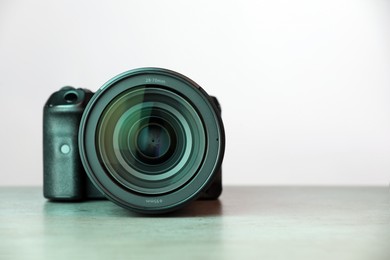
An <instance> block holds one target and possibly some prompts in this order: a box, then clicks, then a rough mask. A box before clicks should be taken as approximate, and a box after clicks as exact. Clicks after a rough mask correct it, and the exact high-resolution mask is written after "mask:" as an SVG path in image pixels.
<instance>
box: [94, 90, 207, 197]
mask: <svg viewBox="0 0 390 260" xmlns="http://www.w3.org/2000/svg"><path fill="white" fill-rule="evenodd" d="M98 129H99V132H98V135H97V144H98V146H97V148H98V154H99V155H100V160H101V162H102V163H103V164H104V165H105V166H106V168H107V169H108V170H109V172H110V174H111V176H112V177H113V178H115V179H116V180H117V181H118V182H119V183H121V184H122V185H123V186H125V187H126V188H128V189H131V190H133V191H135V192H138V193H142V194H162V193H167V192H170V191H172V190H174V189H177V188H179V187H180V186H182V185H183V184H184V183H186V182H187V181H188V180H189V179H191V178H192V176H193V174H195V173H196V172H197V169H198V168H199V166H200V165H201V162H202V160H203V157H204V155H205V144H206V136H205V132H204V127H203V123H202V121H201V119H200V118H199V116H198V114H197V112H196V111H195V110H194V108H193V106H191V105H190V103H189V102H188V101H186V100H185V99H184V98H182V97H180V96H179V95H177V94H175V93H174V92H172V91H169V90H165V89H162V88H156V87H153V86H142V87H138V88H136V89H131V90H128V91H125V92H123V93H121V94H120V95H118V96H117V97H116V98H114V99H113V100H112V102H110V103H109V105H108V106H107V108H106V109H105V110H104V112H103V113H102V116H101V120H100V123H99V125H98ZM194 140H197V141H196V142H194Z"/></svg>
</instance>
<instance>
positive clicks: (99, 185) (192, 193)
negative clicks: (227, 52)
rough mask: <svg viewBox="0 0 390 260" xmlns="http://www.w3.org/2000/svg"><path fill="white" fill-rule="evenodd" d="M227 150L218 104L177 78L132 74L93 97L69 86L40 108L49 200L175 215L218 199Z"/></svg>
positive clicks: (155, 72) (143, 71)
mask: <svg viewBox="0 0 390 260" xmlns="http://www.w3.org/2000/svg"><path fill="white" fill-rule="evenodd" d="M224 150H225V134H224V127H223V122H222V118H221V108H220V105H219V103H218V101H217V99H216V98H215V97H213V96H210V95H208V94H207V93H206V92H205V91H204V90H203V89H202V88H201V87H200V86H199V85H198V84H196V83H195V82H194V81H192V80H191V79H189V78H187V77H185V76H183V75H181V74H179V73H177V72H174V71H171V70H167V69H162V68H140V69H135V70H130V71H127V72H124V73H122V74H120V75H118V76H116V77H114V78H112V79H111V80H109V81H108V82H107V83H105V84H104V85H103V86H102V87H101V88H100V89H99V90H98V91H97V92H96V93H93V92H91V91H89V90H87V89H81V88H78V89H76V88H73V87H64V88H62V89H60V90H59V91H57V92H55V93H53V94H52V95H51V96H50V97H49V99H48V101H47V102H46V104H45V105H44V109H43V164H44V167H43V168H44V173H43V177H44V179H43V181H44V182H43V192H44V197H46V198H48V199H50V200H53V201H80V200H91V199H104V198H107V199H109V200H111V201H113V202H114V203H116V204H118V205H119V206H122V207H124V208H127V209H130V210H133V211H136V212H140V213H165V212H170V211H173V210H177V209H179V208H182V207H184V206H185V205H187V204H189V203H190V202H191V201H193V200H195V199H198V198H200V199H217V198H218V197H219V195H220V194H221V192H222V171H221V165H222V160H223V156H224Z"/></svg>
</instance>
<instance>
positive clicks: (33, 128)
mask: <svg viewBox="0 0 390 260" xmlns="http://www.w3.org/2000/svg"><path fill="white" fill-rule="evenodd" d="M144 66H157V67H165V68H169V69H172V70H176V71H178V72H180V73H183V74H185V75H187V76H188V77H190V78H192V79H193V80H195V81H196V82H198V83H199V84H200V85H201V86H203V88H204V89H206V90H207V91H208V92H209V93H210V94H214V95H216V96H218V98H219V100H220V102H221V103H222V105H223V118H224V122H225V127H226V135H227V148H226V156H225V161H224V183H225V184H283V185H290V184H303V185H310V184H317V185H328V184H335V185H388V183H389V182H390V3H389V2H388V1H385V0H365V1H363V0H360V1H359V0H341V1H340V0H336V1H332V0H331V1H325V0H324V1H312V0H308V1H301V0H296V1H255V0H254V1H249V0H240V1H226V0H225V1H203V0H198V1H180V0H177V1H49V0H48V1H43V0H34V1H15V0H0V88H1V93H0V115H1V121H0V122H1V126H0V162H1V170H0V185H41V184H42V107H43V104H44V102H45V101H46V99H47V98H48V96H49V95H50V94H51V93H52V92H54V91H56V90H58V89H59V88H60V87H61V86H64V85H74V86H76V87H86V88H90V89H92V90H97V89H98V88H99V87H100V86H101V85H102V84H103V83H104V82H106V81H107V80H108V79H110V78H111V77H113V76H115V75H117V74H119V73H121V72H123V71H125V70H129V69H133V68H138V67H144Z"/></svg>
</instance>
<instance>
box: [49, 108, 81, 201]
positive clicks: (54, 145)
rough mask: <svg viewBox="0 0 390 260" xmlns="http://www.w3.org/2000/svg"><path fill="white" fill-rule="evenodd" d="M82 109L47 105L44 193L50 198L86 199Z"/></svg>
mask: <svg viewBox="0 0 390 260" xmlns="http://www.w3.org/2000/svg"><path fill="white" fill-rule="evenodd" d="M81 112H82V111H69V110H66V109H61V108H58V107H45V109H44V122H43V123H44V125H43V165H44V169H43V172H44V178H43V179H44V183H43V187H44V196H45V197H46V198H48V199H51V200H81V199H83V198H84V196H85V195H84V193H85V192H84V190H85V189H84V188H83V187H84V186H85V181H86V180H85V178H86V174H85V173H84V169H83V166H82V164H81V160H80V155H79V148H78V138H77V136H78V126H79V122H80V117H81Z"/></svg>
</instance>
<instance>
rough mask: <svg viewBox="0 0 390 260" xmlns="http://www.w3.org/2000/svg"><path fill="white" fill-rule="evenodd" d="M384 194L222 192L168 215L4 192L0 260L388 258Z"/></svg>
mask: <svg viewBox="0 0 390 260" xmlns="http://www.w3.org/2000/svg"><path fill="white" fill-rule="evenodd" d="M389 191H390V190H389V188H388V187H278V186H276V187H234V186H231V187H225V189H224V192H223V195H222V197H221V198H220V199H219V200H217V201H195V202H194V203H192V204H190V205H189V206H188V207H186V208H185V209H182V210H180V211H178V212H175V213H173V214H169V215H163V216H144V215H138V214H135V213H131V212H129V211H128V210H125V209H122V208H121V207H119V206H117V205H115V204H113V203H111V202H109V201H104V200H103V201H90V202H79V203H53V202H48V201H46V200H45V199H44V198H43V197H42V188H39V187H20V188H19V187H18V188H17V187H0V198H1V202H0V259H137V260H138V259H156V258H158V259H213V260H215V259H289V260H291V259H300V260H302V259H311V260H312V259H315V260H319V259H327V260H330V259H332V260H333V259H343V260H348V259H354V260H355V259H367V260H375V259H383V260H385V259H386V260H388V259H390V196H389V195H390V192H389Z"/></svg>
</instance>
